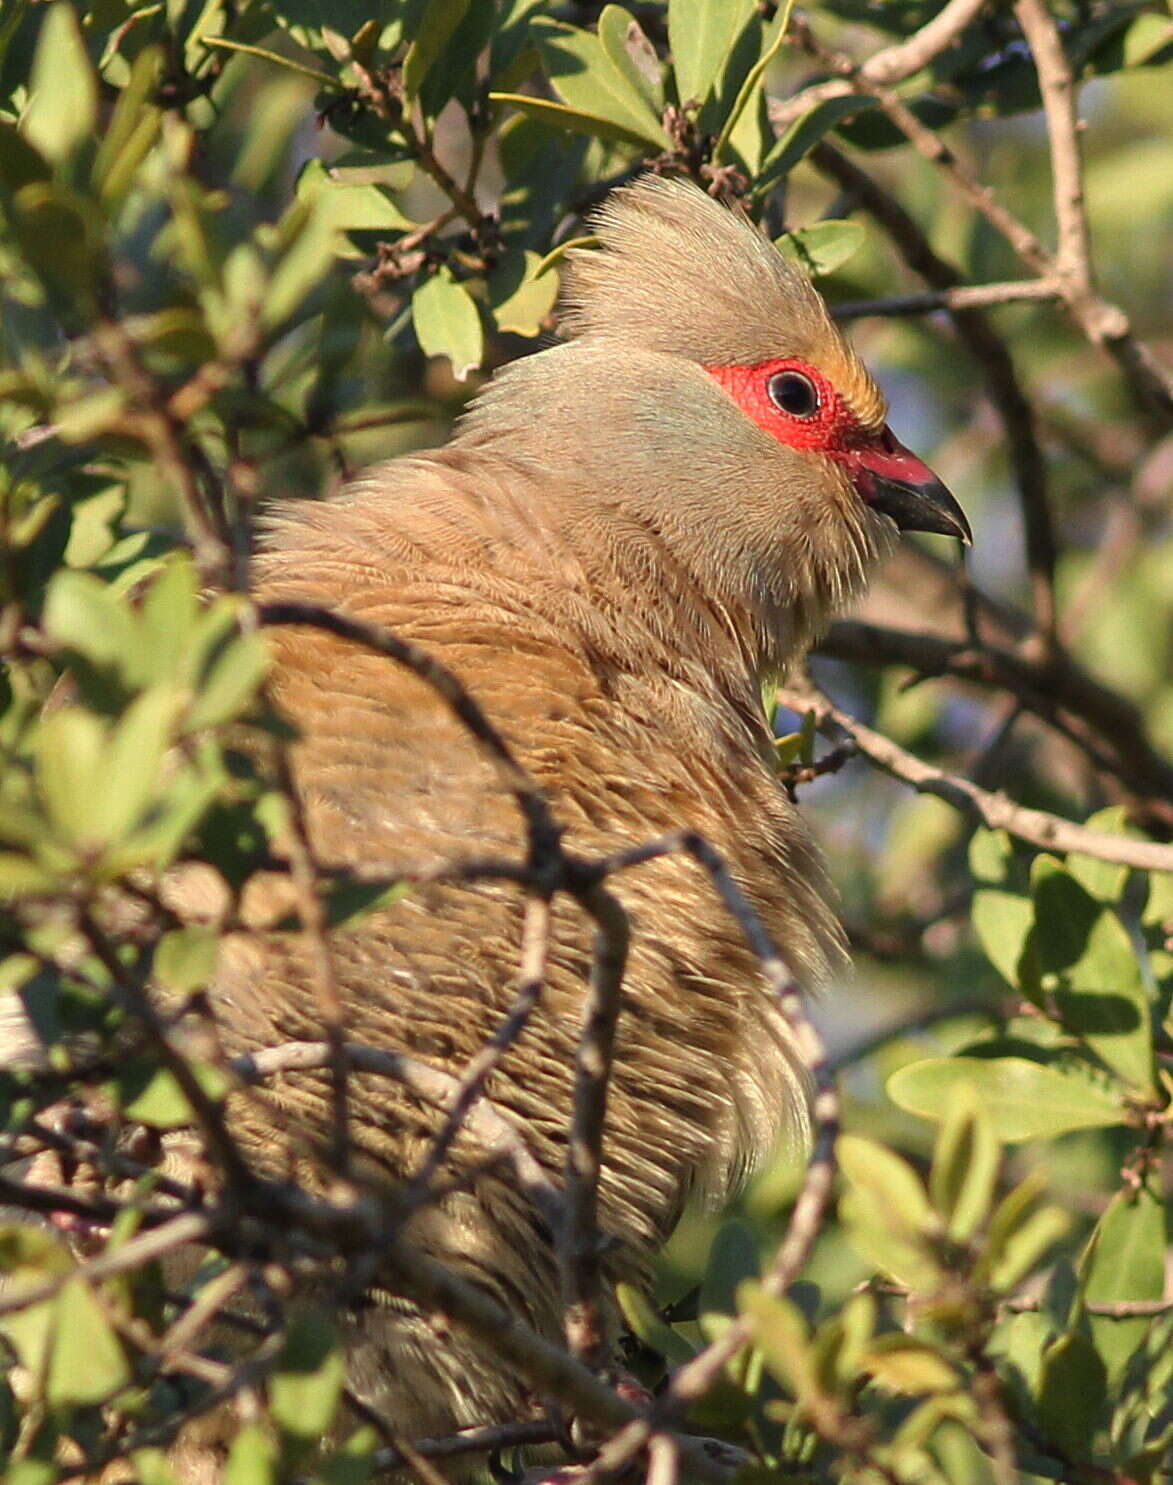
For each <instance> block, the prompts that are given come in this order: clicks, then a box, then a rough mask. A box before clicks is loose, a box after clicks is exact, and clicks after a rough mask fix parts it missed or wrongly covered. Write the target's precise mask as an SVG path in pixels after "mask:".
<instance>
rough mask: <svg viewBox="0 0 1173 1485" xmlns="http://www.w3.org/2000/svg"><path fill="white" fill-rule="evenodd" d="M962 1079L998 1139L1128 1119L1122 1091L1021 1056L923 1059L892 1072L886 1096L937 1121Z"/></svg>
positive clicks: (1075, 1071)
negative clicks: (983, 1110)
mask: <svg viewBox="0 0 1173 1485" xmlns="http://www.w3.org/2000/svg"><path fill="white" fill-rule="evenodd" d="M966 1083H969V1084H971V1085H972V1087H973V1088H974V1089H975V1090H976V1092H977V1094H978V1097H979V1098H980V1099H981V1101H982V1105H983V1107H984V1108H985V1109H986V1111H987V1113H988V1114H989V1116H990V1120H991V1123H992V1126H993V1130H994V1134H995V1136H996V1138H998V1139H1000V1140H1003V1141H1017V1140H1029V1139H1039V1138H1041V1137H1043V1136H1045V1135H1054V1134H1064V1133H1066V1131H1067V1130H1069V1129H1097V1128H1103V1127H1106V1126H1108V1125H1112V1124H1123V1123H1125V1122H1126V1121H1127V1118H1128V1109H1127V1106H1126V1104H1125V1102H1124V1098H1123V1096H1122V1094H1121V1093H1120V1092H1119V1091H1117V1090H1115V1089H1113V1088H1110V1087H1105V1086H1103V1085H1102V1083H1100V1082H1099V1081H1097V1080H1096V1079H1095V1078H1094V1077H1092V1076H1091V1075H1090V1074H1089V1073H1087V1072H1084V1071H1083V1070H1082V1069H1077V1068H1075V1067H1069V1066H1063V1067H1059V1066H1047V1065H1045V1064H1044V1063H1041V1062H1030V1061H1028V1060H1027V1059H1026V1058H1025V1057H991V1058H983V1057H932V1058H928V1059H926V1060H925V1061H923V1062H914V1063H911V1064H909V1066H907V1067H902V1068H900V1069H898V1070H897V1071H896V1072H895V1073H893V1074H892V1076H891V1078H889V1080H888V1095H889V1097H890V1098H891V1099H892V1101H893V1102H894V1103H897V1104H899V1105H900V1107H901V1108H902V1109H907V1110H908V1111H909V1113H912V1114H919V1115H921V1117H922V1118H925V1119H941V1118H943V1117H944V1114H945V1111H946V1109H947V1108H948V1107H949V1102H950V1100H951V1099H952V1098H953V1097H954V1096H955V1094H956V1092H957V1090H958V1089H959V1088H960V1087H962V1086H963V1085H964V1084H966Z"/></svg>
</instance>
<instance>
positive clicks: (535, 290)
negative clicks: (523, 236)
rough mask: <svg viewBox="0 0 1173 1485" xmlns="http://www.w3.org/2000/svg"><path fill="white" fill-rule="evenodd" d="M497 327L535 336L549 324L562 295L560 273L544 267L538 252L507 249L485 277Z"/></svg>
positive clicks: (510, 332) (490, 307) (503, 330)
mask: <svg viewBox="0 0 1173 1485" xmlns="http://www.w3.org/2000/svg"><path fill="white" fill-rule="evenodd" d="M485 286H486V290H487V293H488V300H489V311H490V313H491V314H492V316H493V319H494V320H495V321H496V322H497V329H498V330H500V331H502V332H504V333H506V334H513V335H526V336H533V335H537V334H539V333H540V331H541V330H542V329H543V328H544V326H545V321H546V317H547V316H548V315H549V313H550V311H551V310H552V309H553V308H554V301H555V299H557V297H558V275H557V274H556V273H552V272H549V271H546V270H544V269H543V265H542V259H541V258H540V257H539V256H538V254H537V253H534V252H530V251H528V250H527V251H525V252H521V253H507V254H506V255H505V257H503V258H502V259H501V262H500V263H499V264H498V265H497V267H496V268H495V269H494V270H493V272H492V273H491V274H490V275H489V277H488V279H487V280H486V281H485Z"/></svg>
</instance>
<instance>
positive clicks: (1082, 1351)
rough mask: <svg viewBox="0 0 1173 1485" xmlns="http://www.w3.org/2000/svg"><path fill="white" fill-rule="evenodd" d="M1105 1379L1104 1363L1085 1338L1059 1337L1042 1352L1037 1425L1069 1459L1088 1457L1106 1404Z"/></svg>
mask: <svg viewBox="0 0 1173 1485" xmlns="http://www.w3.org/2000/svg"><path fill="white" fill-rule="evenodd" d="M1107 1380H1108V1375H1107V1371H1106V1370H1105V1367H1104V1363H1103V1361H1102V1360H1101V1359H1100V1357H1099V1354H1098V1353H1097V1351H1096V1348H1095V1346H1094V1345H1093V1344H1092V1342H1091V1340H1090V1339H1089V1338H1088V1337H1087V1336H1085V1335H1081V1334H1080V1333H1078V1332H1074V1333H1072V1334H1070V1335H1062V1336H1060V1337H1059V1339H1058V1340H1056V1341H1054V1342H1053V1343H1052V1344H1051V1345H1050V1346H1048V1347H1047V1349H1046V1350H1045V1351H1044V1352H1043V1368H1042V1377H1041V1382H1040V1387H1039V1397H1038V1404H1037V1406H1038V1417H1039V1422H1040V1423H1041V1424H1042V1425H1043V1430H1044V1433H1045V1435H1046V1437H1047V1438H1048V1439H1049V1440H1053V1441H1054V1442H1055V1443H1056V1444H1058V1446H1059V1447H1060V1449H1062V1450H1063V1453H1064V1454H1065V1455H1066V1456H1068V1457H1069V1458H1071V1459H1075V1460H1084V1459H1087V1458H1088V1457H1089V1454H1090V1451H1091V1446H1092V1440H1093V1438H1094V1436H1095V1433H1096V1429H1097V1426H1098V1424H1099V1421H1100V1415H1101V1414H1102V1413H1103V1411H1104V1407H1105V1404H1106V1402H1107Z"/></svg>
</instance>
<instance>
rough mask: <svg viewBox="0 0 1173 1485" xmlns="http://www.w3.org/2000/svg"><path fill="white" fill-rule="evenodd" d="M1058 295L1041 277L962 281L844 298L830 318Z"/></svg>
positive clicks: (910, 312)
mask: <svg viewBox="0 0 1173 1485" xmlns="http://www.w3.org/2000/svg"><path fill="white" fill-rule="evenodd" d="M1058 298H1059V286H1058V284H1055V283H1052V282H1050V281H1049V280H1047V279H1042V278H1022V279H1011V280H1009V281H1008V282H1006V283H1000V284H959V285H958V286H957V287H956V288H953V289H934V290H929V291H927V292H925V293H923V294H894V295H891V296H890V297H888V298H886V299H845V300H843V301H841V302H840V303H839V304H832V305H831V306H830V309H831V318H832V319H835V320H840V321H844V320H859V319H863V318H864V316H866V315H878V316H879V317H881V318H883V319H886V320H890V319H893V318H896V317H899V316H905V315H925V314H933V313H934V312H936V311H937V310H957V309H993V308H996V307H997V306H998V305H1000V304H1025V303H1036V304H1037V303H1039V302H1040V301H1042V302H1046V301H1049V300H1052V299H1058Z"/></svg>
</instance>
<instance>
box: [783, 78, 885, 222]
mask: <svg viewBox="0 0 1173 1485" xmlns="http://www.w3.org/2000/svg"><path fill="white" fill-rule="evenodd" d="M878 107H879V104H878V103H877V102H876V100H875V99H874V98H865V97H864V96H863V95H862V94H857V93H851V94H848V95H847V96H845V97H843V98H828V99H826V100H825V101H824V102H822V103H816V104H815V106H814V108H812V109H811V110H810V112H809V113H804V114H803V115H802V117H801V118H799V119H795V121H794V123H793V124H791V125H790V127H789V129H787V130H786V132H785V134H783V135H781V136H780V138H779V140H778V142H777V144H776V145H775V146H774V147H773V149H772V150H770V152H769V153H768V154H767V156H766V158H765V159H764V160H763V161H762V169H761V174H760V175H759V176H758V178H757V180H756V181H755V182H754V195H755V196H756V197H758V198H761V197H762V196H764V195H766V193H767V192H768V191H770V190H771V189H772V187H773V186H774V185H775V184H776V183H777V182H778V181H779V180H781V179H782V177H783V176H784V175H788V174H789V173H790V171H791V170H793V169H794V167H795V166H796V165H797V164H798V162H799V161H800V160H802V159H804V158H805V157H806V155H807V154H809V153H810V151H811V150H812V149H814V147H815V145H816V144H818V142H819V140H820V139H822V137H823V135H824V134H828V133H829V132H830V131H831V130H832V129H833V128H834V127H835V125H836V124H838V123H841V122H842V121H843V120H844V119H846V118H849V117H851V116H852V115H853V114H857V113H863V112H865V111H866V110H868V109H871V108H878Z"/></svg>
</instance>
